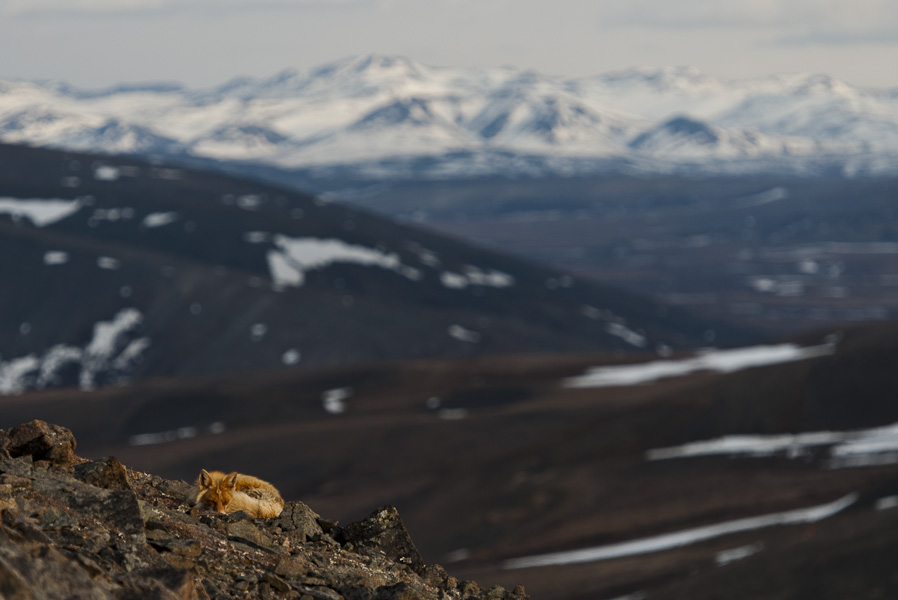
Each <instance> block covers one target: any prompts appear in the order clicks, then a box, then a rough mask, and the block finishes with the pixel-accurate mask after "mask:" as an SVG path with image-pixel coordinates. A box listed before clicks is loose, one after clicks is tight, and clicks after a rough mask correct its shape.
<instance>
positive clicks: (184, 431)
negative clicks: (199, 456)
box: [128, 421, 225, 446]
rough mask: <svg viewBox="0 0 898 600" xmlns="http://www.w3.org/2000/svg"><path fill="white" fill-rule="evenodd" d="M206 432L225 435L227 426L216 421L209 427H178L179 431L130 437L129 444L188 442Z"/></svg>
mask: <svg viewBox="0 0 898 600" xmlns="http://www.w3.org/2000/svg"><path fill="white" fill-rule="evenodd" d="M204 430H205V431H206V432H208V433H211V434H213V435H217V434H220V433H224V431H225V424H224V423H223V422H221V421H216V422H215V423H212V424H210V425H208V426H207V427H192V426H191V427H178V428H177V429H169V430H168V431H160V432H156V433H139V434H137V435H132V436H131V437H129V438H128V444H129V445H131V446H150V445H153V444H165V443H167V442H175V441H178V440H187V439H190V438H194V437H196V436H197V435H199V434H200V433H202V432H203V431H204Z"/></svg>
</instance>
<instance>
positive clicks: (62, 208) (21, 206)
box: [0, 198, 81, 227]
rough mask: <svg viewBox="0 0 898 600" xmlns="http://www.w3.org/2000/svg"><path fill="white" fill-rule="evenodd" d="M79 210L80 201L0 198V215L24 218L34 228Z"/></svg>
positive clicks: (51, 222)
mask: <svg viewBox="0 0 898 600" xmlns="http://www.w3.org/2000/svg"><path fill="white" fill-rule="evenodd" d="M80 208H81V201H80V200H58V199H43V198H21V199H20V198H0V214H8V215H12V217H13V219H20V218H23V217H24V218H26V219H28V220H29V221H31V222H32V224H34V226H35V227H46V226H47V225H52V224H54V223H56V222H58V221H62V220H63V219H65V218H67V217H70V216H71V215H73V214H75V213H76V212H78V209H80Z"/></svg>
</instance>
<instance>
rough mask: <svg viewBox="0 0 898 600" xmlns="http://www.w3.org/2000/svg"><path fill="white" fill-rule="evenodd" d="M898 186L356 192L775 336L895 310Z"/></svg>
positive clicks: (786, 182)
mask: <svg viewBox="0 0 898 600" xmlns="http://www.w3.org/2000/svg"><path fill="white" fill-rule="evenodd" d="M424 194H427V197H428V199H429V200H428V202H427V203H426V204H422V202H421V198H422V197H423V196H424ZM896 194H898V182H896V181H895V180H894V179H889V178H876V179H843V178H830V179H814V180H805V179H798V178H781V177H771V176H767V177H717V178H683V177H661V176H656V177H650V178H626V177H604V178H565V179H557V178H550V179H537V180H530V179H522V180H501V179H488V180H471V181H443V182H440V183H439V184H434V183H418V184H414V183H411V182H397V183H394V184H393V185H391V186H386V187H384V188H382V189H377V190H372V192H371V193H370V194H369V195H367V196H364V197H356V198H353V200H352V201H353V202H354V203H355V204H357V205H360V206H366V207H377V209H378V210H381V211H383V212H387V213H388V214H391V215H393V216H395V217H397V218H400V219H402V220H406V221H410V222H414V223H418V224H420V225H424V226H427V227H430V228H432V229H434V230H437V231H440V232H443V233H449V234H452V235H455V236H457V237H459V238H463V239H466V240H468V241H470V242H473V243H475V244H479V245H481V246H483V247H488V248H496V249H501V250H503V251H507V252H512V253H514V254H516V255H518V256H521V257H524V258H527V259H530V260H534V261H537V262H539V263H541V264H545V265H554V266H558V267H563V268H566V269H569V270H570V271H571V272H572V273H575V274H577V275H578V276H581V277H586V278H589V279H595V280H598V281H602V282H605V283H609V284H611V285H614V286H615V287H619V288H621V289H626V290H628V291H631V292H635V293H638V294H641V295H645V296H649V297H652V298H654V299H656V300H657V301H659V302H662V303H664V304H666V305H670V306H678V307H682V308H686V309H688V310H690V311H692V312H694V313H696V314H702V315H704V316H706V317H709V318H713V319H714V320H717V321H719V322H726V323H729V324H731V325H733V324H737V323H738V324H740V325H742V326H746V327H751V328H754V329H756V330H759V331H763V332H765V333H766V335H769V336H773V337H776V336H779V335H785V334H787V333H794V332H798V331H808V330H813V329H815V328H820V327H825V326H830V325H833V324H839V323H850V322H858V321H871V320H878V319H888V318H894V317H895V316H896V314H898V312H896V310H898V287H896V284H898V278H896V274H898V209H896V208H895V197H896ZM709 341H713V339H712V340H709Z"/></svg>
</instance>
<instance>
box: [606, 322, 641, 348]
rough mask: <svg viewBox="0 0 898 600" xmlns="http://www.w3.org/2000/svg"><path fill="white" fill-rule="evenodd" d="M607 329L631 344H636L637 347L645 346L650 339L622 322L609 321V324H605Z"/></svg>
mask: <svg viewBox="0 0 898 600" xmlns="http://www.w3.org/2000/svg"><path fill="white" fill-rule="evenodd" d="M605 331H607V332H608V333H610V334H611V335H614V336H617V337H619V338H621V339H622V340H624V341H625V342H627V343H628V344H630V345H631V346H636V347H637V348H645V346H646V344H648V339H647V338H646V337H645V336H644V335H642V334H641V333H637V332H635V331H633V330H632V329H630V328H629V327H627V326H626V325H622V324H621V323H608V325H606V326H605Z"/></svg>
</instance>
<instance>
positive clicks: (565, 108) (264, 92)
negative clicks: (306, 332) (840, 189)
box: [0, 55, 898, 175]
mask: <svg viewBox="0 0 898 600" xmlns="http://www.w3.org/2000/svg"><path fill="white" fill-rule="evenodd" d="M0 141H5V142H16V143H27V144H32V145H49V146H56V147H63V148H72V149H78V150H96V151H102V152H135V153H158V154H168V155H178V154H189V155H194V156H199V157H207V158H214V159H222V160H238V161H258V162H263V163H268V164H274V165H276V166H279V167H284V168H304V167H313V166H335V165H341V166H347V165H349V166H351V165H358V164H361V163H368V164H369V165H370V164H382V165H389V164H390V161H394V162H395V161H396V160H397V159H400V160H401V159H406V160H407V159H412V160H414V159H416V158H422V157H423V158H427V159H428V160H429V161H430V163H431V165H432V166H431V167H430V168H431V169H432V170H433V172H434V173H440V174H443V175H445V174H451V173H453V172H470V171H469V169H470V166H471V162H472V161H473V162H474V163H475V164H477V165H479V166H478V172H480V170H481V169H486V172H489V169H490V166H489V164H488V163H490V162H492V159H490V158H489V157H494V156H495V155H496V153H500V154H502V155H505V156H511V157H520V158H522V159H525V160H517V161H515V160H511V161H509V163H508V164H507V165H504V166H502V167H498V166H495V167H492V168H493V169H497V168H505V169H506V170H512V171H514V170H516V169H517V170H519V171H522V172H527V170H528V169H530V168H532V166H533V164H534V160H535V161H536V162H539V161H542V164H543V167H544V168H548V169H549V170H568V171H569V170H570V169H571V168H575V169H580V170H583V169H587V170H589V169H595V168H596V166H597V165H596V162H595V161H596V159H614V160H615V161H618V162H619V161H620V160H621V159H623V160H625V161H631V162H632V163H633V164H635V165H637V166H638V165H642V167H641V168H643V169H653V168H657V163H656V162H655V161H661V163H662V164H666V165H674V166H676V165H678V164H685V165H688V166H689V167H690V168H696V166H700V164H699V163H701V161H705V164H706V168H707V169H711V170H714V169H720V168H721V162H720V161H729V162H730V163H731V164H729V165H728V166H726V167H725V168H726V170H728V171H730V172H732V171H733V170H736V171H738V170H740V169H741V170H754V171H757V170H763V169H764V168H766V167H768V166H771V165H775V166H776V168H778V169H780V170H782V169H791V170H797V171H799V172H801V171H805V170H807V169H816V168H819V167H818V165H820V164H821V158H825V159H826V162H827V164H828V165H829V168H831V167H832V165H836V166H841V167H842V168H843V169H845V170H847V171H849V172H851V173H854V172H893V171H894V170H895V166H894V165H895V164H896V163H895V161H894V160H893V159H894V158H895V157H898V94H896V93H895V91H894V90H893V91H891V92H890V91H876V90H865V89H861V88H856V87H853V86H850V85H848V84H846V83H844V82H841V81H838V80H835V79H832V78H831V77H827V76H825V75H778V76H771V77H767V78H761V79H750V80H739V81H723V80H720V79H716V78H714V77H710V76H708V75H705V74H703V73H701V72H699V71H697V70H695V69H693V68H686V67H677V68H663V69H633V70H630V71H624V72H618V73H610V74H605V75H599V76H595V77H590V78H583V79H565V78H562V77H550V76H545V75H541V74H539V73H535V72H533V71H521V70H517V69H514V68H510V67H503V68H494V69H461V68H443V67H439V68H438V67H429V66H425V65H421V64H419V63H416V62H414V61H412V60H409V59H407V58H403V57H395V56H377V55H372V56H362V57H353V58H349V59H345V60H341V61H336V62H333V63H330V64H327V65H323V66H321V67H318V68H315V69H312V70H310V71H308V72H301V71H297V70H286V71H283V72H281V73H278V74H276V75H274V76H272V77H268V78H259V79H256V78H250V77H242V78H238V79H234V80H232V81H230V82H227V83H225V84H223V85H221V86H219V87H216V88H211V89H205V90H189V89H185V88H181V87H178V86H172V85H142V86H140V85H134V86H118V87H116V88H112V89H109V90H100V91H93V92H85V91H81V90H77V89H74V88H72V87H70V86H68V85H65V84H59V83H33V82H22V81H16V82H14V81H9V82H0ZM460 155H461V156H460ZM472 157H473V158H472ZM477 157H483V158H480V159H478V158H477ZM584 159H585V160H584ZM696 161H699V162H698V163H697V162H696ZM485 163H486V164H485ZM734 164H735V165H736V166H735V167H734V166H733V165H734ZM572 165H573V167H572ZM667 168H668V169H669V168H670V167H669V166H668V167H667ZM386 171H387V172H389V167H386Z"/></svg>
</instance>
